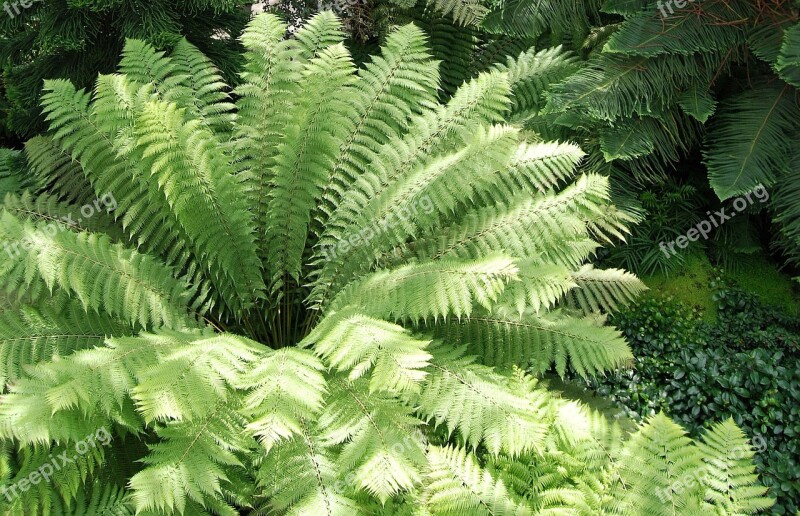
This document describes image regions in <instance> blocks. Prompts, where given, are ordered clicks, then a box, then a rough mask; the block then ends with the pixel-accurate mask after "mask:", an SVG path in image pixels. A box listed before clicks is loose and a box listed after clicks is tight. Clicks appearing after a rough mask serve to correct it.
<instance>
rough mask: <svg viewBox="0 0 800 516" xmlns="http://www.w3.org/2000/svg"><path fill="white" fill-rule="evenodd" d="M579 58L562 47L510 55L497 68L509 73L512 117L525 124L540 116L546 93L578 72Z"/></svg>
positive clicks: (531, 50)
mask: <svg viewBox="0 0 800 516" xmlns="http://www.w3.org/2000/svg"><path fill="white" fill-rule="evenodd" d="M578 68H579V66H578V59H577V57H576V56H575V55H574V54H572V53H571V52H569V51H565V50H564V49H563V48H562V47H561V46H557V47H553V48H546V49H544V50H540V51H538V52H536V51H535V50H534V49H530V50H527V51H525V52H522V53H520V54H519V55H518V56H517V57H516V58H514V57H512V56H509V57H507V58H506V62H505V63H499V64H497V65H495V69H497V70H499V71H501V72H506V73H508V76H509V81H510V82H511V91H512V94H513V97H512V99H513V100H512V105H511V113H510V115H509V116H510V118H511V119H512V120H514V121H524V120H526V119H527V118H530V117H531V116H535V115H537V114H538V113H539V112H540V111H541V110H542V109H543V108H544V107H545V104H546V98H545V92H546V91H547V90H548V89H549V87H550V86H551V85H552V84H555V83H558V82H560V81H562V80H564V79H566V78H567V77H568V76H570V75H571V74H573V73H574V72H576V71H577V70H578Z"/></svg>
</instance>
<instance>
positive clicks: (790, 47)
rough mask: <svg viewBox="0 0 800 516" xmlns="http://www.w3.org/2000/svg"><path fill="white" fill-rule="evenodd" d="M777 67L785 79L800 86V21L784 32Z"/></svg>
mask: <svg viewBox="0 0 800 516" xmlns="http://www.w3.org/2000/svg"><path fill="white" fill-rule="evenodd" d="M776 68H777V70H778V73H779V74H780V76H781V78H782V79H783V80H784V81H786V82H788V83H789V84H791V85H792V86H794V87H796V88H800V23H796V24H794V25H793V26H791V27H789V28H788V29H786V31H785V32H784V36H783V44H782V45H781V49H780V53H779V54H778V58H777V61H776Z"/></svg>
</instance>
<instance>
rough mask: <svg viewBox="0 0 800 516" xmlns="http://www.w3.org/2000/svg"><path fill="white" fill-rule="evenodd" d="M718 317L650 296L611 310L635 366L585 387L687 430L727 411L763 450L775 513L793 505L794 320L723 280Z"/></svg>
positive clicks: (799, 328)
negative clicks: (760, 441)
mask: <svg viewBox="0 0 800 516" xmlns="http://www.w3.org/2000/svg"><path fill="white" fill-rule="evenodd" d="M714 286H715V287H716V295H715V300H716V302H717V306H718V310H719V317H718V322H717V323H716V324H709V323H707V322H705V321H703V320H701V318H700V314H699V312H698V311H697V310H695V309H693V308H690V307H688V306H686V305H684V304H681V303H678V302H675V301H672V300H667V299H662V298H659V297H657V296H649V297H648V298H646V299H642V300H641V301H640V302H639V303H638V304H637V305H636V306H635V307H632V308H631V309H629V310H626V311H625V312H624V313H620V314H617V315H616V316H615V317H614V323H615V324H616V325H617V326H618V327H619V328H620V329H621V330H622V331H623V332H624V334H625V336H626V337H627V339H628V341H629V342H630V344H631V348H632V350H633V352H634V355H635V356H636V359H635V361H636V366H635V368H634V369H633V370H629V371H623V372H618V373H616V374H614V375H612V376H609V377H606V378H604V379H601V380H597V381H592V382H590V383H591V384H592V387H593V388H595V389H596V392H597V393H598V394H600V395H603V396H609V397H610V398H612V399H613V400H615V401H616V402H617V403H618V404H619V405H621V406H623V407H625V408H626V409H627V411H628V415H629V416H632V417H634V418H637V419H638V418H639V417H645V416H647V415H650V414H653V413H656V412H658V411H662V410H663V411H665V412H667V413H668V414H669V415H670V416H672V417H673V418H674V419H675V420H677V421H680V422H681V423H683V424H684V425H685V426H686V427H687V428H688V429H689V430H690V432H691V433H692V434H697V433H699V432H700V431H701V430H702V429H703V428H705V427H707V426H708V424H709V422H711V421H715V420H719V419H721V418H724V417H727V416H732V417H733V418H734V419H735V421H736V422H737V423H738V424H739V426H740V427H741V428H742V429H743V430H744V431H745V432H746V433H747V434H748V436H750V437H751V438H753V437H754V436H756V435H758V436H761V438H763V439H764V441H765V444H766V450H765V451H763V452H762V453H760V454H759V455H758V458H757V463H758V467H759V470H760V473H761V475H762V481H763V482H764V483H765V485H767V486H769V487H771V488H772V489H773V490H774V492H775V493H777V494H778V503H777V505H776V507H775V508H774V510H775V511H776V512H777V513H778V514H794V513H795V511H797V510H798V503H799V502H800V319H795V318H791V317H788V316H785V315H783V314H781V313H780V312H778V311H777V310H776V309H775V308H774V307H768V306H764V305H762V304H760V303H759V301H758V300H757V299H756V298H755V296H753V295H752V294H749V293H746V292H744V291H742V290H740V289H738V288H736V287H732V286H730V285H728V284H726V283H725V282H724V281H720V282H719V283H718V284H716V285H714Z"/></svg>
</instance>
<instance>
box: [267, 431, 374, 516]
mask: <svg viewBox="0 0 800 516" xmlns="http://www.w3.org/2000/svg"><path fill="white" fill-rule="evenodd" d="M276 471H280V472H282V474H280V475H276V474H275V472H276ZM258 480H259V484H260V486H261V487H262V488H263V490H264V491H263V495H264V496H265V497H267V498H268V500H269V502H268V506H269V509H270V510H271V511H273V512H278V513H281V514H287V515H292V516H304V515H306V514H315V515H316V514H318V515H320V516H357V515H359V514H363V512H362V511H361V510H360V508H359V506H358V504H357V503H356V502H355V501H354V500H353V499H351V498H348V497H347V496H346V495H347V492H348V491H349V490H348V486H347V485H346V484H345V483H344V482H340V483H339V484H337V483H336V482H337V480H338V475H337V467H336V464H335V459H334V456H333V453H332V450H330V449H329V448H328V447H326V446H325V445H324V444H323V443H322V442H320V440H319V439H318V438H317V436H316V435H315V434H314V432H313V430H312V429H311V428H308V427H307V426H304V428H303V429H302V432H301V434H300V435H299V436H297V437H295V438H294V439H292V440H291V441H288V442H285V443H282V444H280V445H278V446H276V447H275V448H274V449H273V450H271V451H270V452H269V453H268V454H267V456H266V457H264V459H263V460H262V461H261V464H260V468H259V470H258ZM337 485H338V486H340V487H339V488H338V489H337Z"/></svg>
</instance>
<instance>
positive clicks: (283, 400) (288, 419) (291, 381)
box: [237, 349, 327, 453]
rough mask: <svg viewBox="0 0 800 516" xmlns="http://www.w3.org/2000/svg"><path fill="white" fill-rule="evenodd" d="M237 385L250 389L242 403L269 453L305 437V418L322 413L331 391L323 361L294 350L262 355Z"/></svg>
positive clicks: (249, 426) (252, 430)
mask: <svg viewBox="0 0 800 516" xmlns="http://www.w3.org/2000/svg"><path fill="white" fill-rule="evenodd" d="M237 386H238V387H239V388H240V389H243V390H246V391H248V394H247V395H246V396H245V397H244V399H243V402H242V414H243V415H245V416H246V417H247V419H248V421H249V423H248V424H247V430H248V431H249V432H250V433H251V434H252V435H253V436H254V437H256V438H257V439H258V440H259V442H260V443H261V445H262V446H263V447H264V448H265V449H266V451H267V453H270V451H271V450H272V448H273V447H274V446H276V445H278V444H279V443H281V442H282V441H285V440H289V439H291V438H292V437H293V436H302V434H303V431H304V430H303V425H304V424H305V423H304V421H311V420H313V418H314V417H315V416H316V415H317V414H318V413H319V411H320V410H321V408H322V405H323V397H324V395H325V394H326V392H327V387H326V381H325V379H324V378H323V376H322V363H321V362H320V361H319V360H318V359H316V358H315V357H314V356H313V355H312V354H311V353H308V352H304V351H299V350H293V349H282V350H278V351H275V352H272V353H269V354H268V355H267V356H265V357H263V358H261V359H260V360H259V362H258V363H257V364H256V365H255V367H253V368H252V369H251V370H249V371H247V372H246V373H245V374H244V375H242V376H241V378H240V379H239V381H238V383H237Z"/></svg>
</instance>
